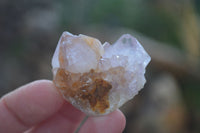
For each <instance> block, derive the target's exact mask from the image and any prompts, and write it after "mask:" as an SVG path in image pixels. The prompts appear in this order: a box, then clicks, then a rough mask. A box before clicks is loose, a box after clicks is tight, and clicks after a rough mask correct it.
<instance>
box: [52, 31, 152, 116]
mask: <svg viewBox="0 0 200 133" xmlns="http://www.w3.org/2000/svg"><path fill="white" fill-rule="evenodd" d="M150 60H151V58H150V56H149V55H148V54H147V53H146V51H145V50H144V49H143V47H142V46H141V45H140V43H139V42H138V41H137V40H136V39H135V38H134V37H132V36H131V35H129V34H125V35H122V36H121V37H120V38H119V40H118V41H117V42H116V43H114V44H113V45H110V44H109V43H107V42H106V43H104V45H102V44H101V42H100V41H99V40H97V39H95V38H92V37H88V36H85V35H81V34H80V35H78V36H76V35H72V34H71V33H69V32H64V33H63V34H62V36H61V38H60V40H59V42H58V45H57V48H56V51H55V53H54V55H53V59H52V67H53V75H54V79H53V81H54V84H55V86H56V88H57V89H58V90H59V91H60V92H61V94H62V95H63V97H64V98H65V99H66V100H67V101H69V102H70V103H71V104H72V105H74V106H75V107H77V108H78V109H80V110H81V111H83V112H85V113H86V114H88V115H93V116H95V115H102V114H108V113H110V112H112V111H114V110H115V109H117V108H119V107H120V106H122V105H123V104H124V103H125V102H126V101H128V100H130V99H132V98H133V97H134V96H135V95H136V94H137V93H138V91H139V90H140V89H142V88H143V86H144V84H145V82H146V80H145V77H144V74H145V67H146V66H147V64H148V63H149V62H150Z"/></svg>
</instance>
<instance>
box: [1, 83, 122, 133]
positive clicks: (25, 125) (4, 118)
mask: <svg viewBox="0 0 200 133" xmlns="http://www.w3.org/2000/svg"><path fill="white" fill-rule="evenodd" d="M84 117H85V114H84V113H82V112H81V111H79V110H78V109H76V108H74V107H73V106H72V105H71V104H70V103H68V102H66V101H65V100H64V99H63V98H62V96H61V95H59V94H58V92H57V91H56V89H55V88H54V85H53V83H52V82H51V81H48V80H39V81H35V82H32V83H29V84H27V85H24V86H22V87H20V88H18V89H16V90H15V91H13V92H11V93H9V94H7V95H5V96H4V97H2V98H1V99H0V123H1V124H0V133H22V132H25V133H73V132H74V131H75V130H76V129H77V127H78V126H79V124H80V123H81V121H82V120H83V118H84ZM124 127H125V117H124V115H123V114H122V112H121V111H119V110H116V111H114V112H113V113H111V114H109V115H106V116H101V117H89V118H88V119H87V121H86V122H85V123H84V124H83V126H82V127H81V129H80V131H79V133H120V132H122V131H123V129H124Z"/></svg>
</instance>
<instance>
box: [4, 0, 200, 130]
mask: <svg viewBox="0 0 200 133" xmlns="http://www.w3.org/2000/svg"><path fill="white" fill-rule="evenodd" d="M199 15H200V1H199V0H148V1H147V0H101V1H98V0H76V1H73V0H59V1H56V0H43V1H40V0H29V1H26V0H18V1H11V0H0V42H1V43H0V62H1V67H0V68H1V69H0V73H1V76H0V96H2V95H4V94H5V93H8V92H10V91H12V90H13V89H14V88H16V87H18V86H20V85H23V84H25V83H27V82H30V81H33V80H37V79H43V78H47V79H52V73H51V65H50V63H51V58H52V56H53V52H54V49H55V47H56V44H57V41H58V39H59V37H60V35H61V34H62V32H63V31H65V30H67V31H70V32H72V33H74V34H79V33H82V34H86V35H90V36H93V37H96V38H99V39H100V40H101V42H102V43H103V42H104V41H110V43H113V42H114V40H116V39H117V38H119V36H121V35H122V34H124V33H130V34H132V35H134V36H135V37H136V38H137V39H138V40H139V41H140V42H141V44H142V45H143V46H144V48H145V49H146V51H147V52H148V53H149V54H150V55H151V57H152V62H151V63H150V65H149V67H148V68H147V74H146V77H147V84H146V85H145V88H144V89H143V90H142V91H141V92H140V95H138V96H136V97H135V98H134V99H133V100H131V101H130V102H128V103H127V104H125V105H124V106H123V107H122V108H121V109H122V111H123V112H124V113H125V115H126V118H127V126H126V129H125V131H124V133H133V132H137V133H146V132H148V133H187V132H190V133H199V132H200V127H199V125H200V19H199V18H200V17H199Z"/></svg>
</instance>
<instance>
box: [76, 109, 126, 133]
mask: <svg viewBox="0 0 200 133" xmlns="http://www.w3.org/2000/svg"><path fill="white" fill-rule="evenodd" d="M125 124H126V118H125V116H124V114H123V113H122V112H121V111H120V110H116V111H114V112H112V113H110V114H108V115H105V116H99V117H89V118H88V120H87V121H86V122H85V123H84V125H83V126H82V127H81V130H80V133H85V132H94V133H102V132H103V133H122V132H123V130H124V128H125Z"/></svg>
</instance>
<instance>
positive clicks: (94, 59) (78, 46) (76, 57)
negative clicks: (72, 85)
mask: <svg viewBox="0 0 200 133" xmlns="http://www.w3.org/2000/svg"><path fill="white" fill-rule="evenodd" d="M103 53H104V50H103V46H102V45H101V42H100V41H99V40H97V39H95V38H92V37H88V36H85V35H81V34H80V35H79V36H76V35H72V34H71V33H69V32H64V33H63V34H62V36H61V38H60V40H59V42H58V46H57V48H56V52H55V53H54V56H53V59H52V66H53V68H58V67H62V68H63V67H64V68H65V69H66V70H68V71H69V72H73V73H80V72H89V71H90V70H91V69H96V67H97V64H98V60H99V59H100V57H101V55H102V54H103ZM59 54H62V56H60V58H62V59H61V60H62V61H63V66H61V65H60V64H62V63H60V62H59Z"/></svg>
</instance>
